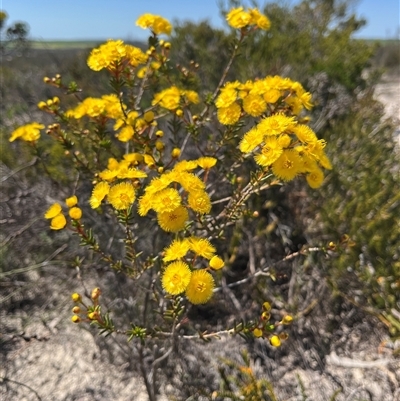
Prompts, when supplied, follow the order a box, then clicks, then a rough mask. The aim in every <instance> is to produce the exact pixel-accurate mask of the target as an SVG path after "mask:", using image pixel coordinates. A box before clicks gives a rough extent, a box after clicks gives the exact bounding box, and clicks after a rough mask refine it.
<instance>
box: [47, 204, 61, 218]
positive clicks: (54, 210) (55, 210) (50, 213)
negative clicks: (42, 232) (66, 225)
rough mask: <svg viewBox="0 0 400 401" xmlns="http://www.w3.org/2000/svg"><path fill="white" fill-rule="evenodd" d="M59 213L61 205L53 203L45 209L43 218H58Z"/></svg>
mask: <svg viewBox="0 0 400 401" xmlns="http://www.w3.org/2000/svg"><path fill="white" fill-rule="evenodd" d="M61 211H62V208H61V205H60V204H59V203H54V204H53V205H51V206H50V207H49V208H48V209H47V211H46V213H45V214H44V218H45V219H52V218H54V217H56V216H58V215H59V214H60V213H61Z"/></svg>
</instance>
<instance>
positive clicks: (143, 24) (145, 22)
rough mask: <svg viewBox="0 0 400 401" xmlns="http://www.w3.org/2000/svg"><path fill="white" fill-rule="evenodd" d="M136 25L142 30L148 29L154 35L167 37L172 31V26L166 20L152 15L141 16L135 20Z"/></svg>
mask: <svg viewBox="0 0 400 401" xmlns="http://www.w3.org/2000/svg"><path fill="white" fill-rule="evenodd" d="M136 25H137V26H140V28H143V29H146V28H150V29H151V30H152V31H153V32H154V33H155V34H156V35H160V34H166V35H169V34H170V33H171V30H172V26H171V24H170V23H169V21H168V20H167V19H165V18H162V17H160V16H159V15H153V14H143V15H141V16H140V17H139V18H138V19H137V21H136Z"/></svg>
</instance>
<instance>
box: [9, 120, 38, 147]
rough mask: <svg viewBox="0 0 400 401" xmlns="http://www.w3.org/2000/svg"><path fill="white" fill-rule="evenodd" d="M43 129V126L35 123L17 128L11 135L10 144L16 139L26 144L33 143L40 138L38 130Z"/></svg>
mask: <svg viewBox="0 0 400 401" xmlns="http://www.w3.org/2000/svg"><path fill="white" fill-rule="evenodd" d="M43 128H44V125H43V124H39V123H36V122H33V123H30V124H26V125H23V126H21V127H18V128H17V129H16V130H14V131H13V132H12V133H11V137H10V139H9V141H10V142H13V141H15V140H16V139H17V138H20V139H22V140H23V141H26V142H34V141H37V140H38V139H39V138H40V130H41V129H43Z"/></svg>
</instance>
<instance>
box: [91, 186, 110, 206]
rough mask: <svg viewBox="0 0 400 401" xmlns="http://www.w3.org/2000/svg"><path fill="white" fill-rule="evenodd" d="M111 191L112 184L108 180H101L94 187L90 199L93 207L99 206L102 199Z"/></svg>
mask: <svg viewBox="0 0 400 401" xmlns="http://www.w3.org/2000/svg"><path fill="white" fill-rule="evenodd" d="M109 191H110V186H109V185H108V183H106V182H99V183H98V184H96V186H95V187H94V188H93V191H92V196H91V197H90V199H89V203H90V206H91V207H92V208H93V209H96V208H98V207H99V206H100V205H101V201H102V200H103V199H104V198H105V197H106V195H107V194H108V193H109Z"/></svg>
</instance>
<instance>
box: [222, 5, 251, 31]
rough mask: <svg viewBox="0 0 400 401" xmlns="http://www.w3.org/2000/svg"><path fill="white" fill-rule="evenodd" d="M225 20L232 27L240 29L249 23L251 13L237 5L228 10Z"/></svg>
mask: <svg viewBox="0 0 400 401" xmlns="http://www.w3.org/2000/svg"><path fill="white" fill-rule="evenodd" d="M226 20H227V21H228V24H229V25H230V26H231V27H232V28H235V29H241V28H244V27H245V26H247V25H249V24H250V23H251V15H250V14H249V13H247V12H246V11H243V7H238V8H233V9H232V10H231V11H229V13H228V14H227V15H226Z"/></svg>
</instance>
